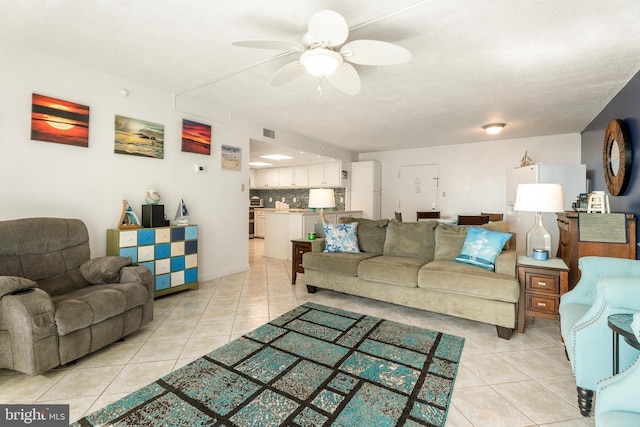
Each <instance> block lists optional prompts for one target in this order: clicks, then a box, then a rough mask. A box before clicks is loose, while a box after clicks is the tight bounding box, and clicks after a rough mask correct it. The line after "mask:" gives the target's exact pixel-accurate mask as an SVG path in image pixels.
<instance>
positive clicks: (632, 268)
mask: <svg viewBox="0 0 640 427" xmlns="http://www.w3.org/2000/svg"><path fill="white" fill-rule="evenodd" d="M578 267H579V268H580V271H581V273H582V276H581V278H580V281H579V282H578V283H577V284H576V286H575V288H573V289H572V290H571V291H569V292H567V293H566V294H564V295H563V296H562V298H561V299H560V329H561V333H562V338H563V340H564V345H565V348H566V350H567V356H568V357H569V361H570V362H571V368H572V369H573V374H574V375H575V377H576V386H577V391H578V405H579V407H580V412H581V413H582V415H584V416H588V415H589V414H590V412H591V408H592V402H593V392H594V391H595V390H596V385H597V384H598V381H600V380H602V379H604V378H608V377H610V376H611V375H612V373H613V349H612V347H613V346H612V343H613V341H612V330H611V329H610V328H609V326H608V324H607V318H608V317H609V315H611V314H618V313H629V314H633V313H635V312H638V311H640V261H636V260H629V259H621V258H605V257H584V258H580V260H579V261H578ZM637 358H638V351H637V350H635V349H634V348H632V347H631V346H629V345H628V344H627V343H625V342H624V340H621V342H620V365H619V366H620V371H622V370H624V369H626V368H627V367H628V366H629V365H631V363H633V362H634V361H635V360H636V359H637ZM636 397H637V394H636Z"/></svg>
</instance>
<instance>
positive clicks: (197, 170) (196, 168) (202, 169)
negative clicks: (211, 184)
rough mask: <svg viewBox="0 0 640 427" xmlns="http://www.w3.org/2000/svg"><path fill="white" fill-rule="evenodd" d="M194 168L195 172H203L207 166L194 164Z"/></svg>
mask: <svg viewBox="0 0 640 427" xmlns="http://www.w3.org/2000/svg"><path fill="white" fill-rule="evenodd" d="M194 169H195V171H196V173H205V172H206V171H207V167H206V166H205V165H194Z"/></svg>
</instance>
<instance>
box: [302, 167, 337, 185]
mask: <svg viewBox="0 0 640 427" xmlns="http://www.w3.org/2000/svg"><path fill="white" fill-rule="evenodd" d="M309 186H310V187H341V186H342V163H340V162H333V163H324V164H320V165H310V166H309Z"/></svg>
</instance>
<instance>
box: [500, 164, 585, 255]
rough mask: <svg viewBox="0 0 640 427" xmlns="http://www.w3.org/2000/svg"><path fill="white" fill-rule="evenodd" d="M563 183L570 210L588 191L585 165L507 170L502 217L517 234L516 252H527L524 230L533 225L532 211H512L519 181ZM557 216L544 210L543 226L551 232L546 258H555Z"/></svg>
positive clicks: (560, 165)
mask: <svg viewBox="0 0 640 427" xmlns="http://www.w3.org/2000/svg"><path fill="white" fill-rule="evenodd" d="M535 183H544V184H562V189H563V193H564V209H565V211H571V210H572V208H571V204H572V203H573V202H575V201H576V199H577V198H578V196H579V195H580V193H586V192H587V167H586V165H578V164H575V165H574V164H544V163H540V164H535V165H531V166H523V167H519V168H515V169H509V170H507V206H506V216H505V220H506V221H507V224H509V230H510V231H512V232H515V233H517V236H516V242H517V245H516V251H517V253H518V255H525V254H526V247H527V239H526V235H527V231H529V229H530V228H531V226H532V225H533V222H534V219H535V212H515V211H514V210H513V205H514V203H515V201H516V191H517V189H518V184H535ZM557 218H558V217H557V215H556V214H555V213H546V212H545V213H543V214H542V221H543V223H544V226H545V228H546V229H547V230H548V231H549V234H551V253H550V254H549V257H551V258H555V257H556V254H557V252H558V239H559V235H560V232H559V231H558V223H557Z"/></svg>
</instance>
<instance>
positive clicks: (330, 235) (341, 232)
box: [323, 222, 360, 253]
mask: <svg viewBox="0 0 640 427" xmlns="http://www.w3.org/2000/svg"><path fill="white" fill-rule="evenodd" d="M323 228H324V238H325V243H324V251H325V252H348V253H359V252H360V247H359V246H358V223H357V222H352V223H350V224H331V223H328V222H325V223H324V224H323Z"/></svg>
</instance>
